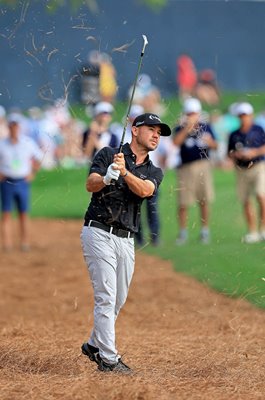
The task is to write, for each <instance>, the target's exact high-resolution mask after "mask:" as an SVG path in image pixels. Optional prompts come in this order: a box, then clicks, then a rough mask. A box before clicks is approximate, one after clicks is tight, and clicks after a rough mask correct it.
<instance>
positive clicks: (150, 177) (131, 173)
mask: <svg viewBox="0 0 265 400" xmlns="http://www.w3.org/2000/svg"><path fill="white" fill-rule="evenodd" d="M170 134H171V130H170V128H169V126H168V125H166V124H164V123H163V122H162V121H161V120H160V118H159V117H158V116H157V115H155V114H150V113H146V114H142V115H139V116H138V117H136V118H135V120H134V122H133V124H132V140H131V143H130V144H129V143H126V144H125V145H124V146H123V150H122V152H120V153H119V152H118V151H119V150H118V149H113V148H110V147H104V148H103V149H102V150H100V151H99V152H98V153H97V155H96V156H95V158H94V160H93V163H92V165H91V168H90V171H89V176H88V178H87V182H86V188H87V191H88V192H92V197H91V201H90V204H89V206H88V209H87V211H86V214H85V223H84V226H83V228H82V233H81V243H82V249H83V255H84V259H85V262H86V264H87V267H88V271H89V275H90V279H91V282H92V286H93V289H94V327H93V329H92V332H91V334H90V337H89V339H88V341H87V342H86V343H84V344H83V345H82V352H83V354H85V355H86V356H88V357H89V359H90V360H91V361H95V362H96V363H97V364H98V369H99V370H100V371H105V372H106V371H112V372H121V373H131V369H130V368H129V367H128V366H127V365H126V364H124V362H123V361H122V359H121V356H120V355H119V354H118V352H117V350H116V347H115V322H116V319H117V317H118V314H119V311H120V309H121V307H122V306H123V305H124V303H125V301H126V298H127V294H128V290H129V285H130V282H131V279H132V275H133V271H134V259H135V253H134V234H135V232H137V231H138V227H139V220H140V208H141V204H142V202H143V200H144V199H145V198H148V197H150V196H152V195H153V194H154V193H155V192H156V191H157V189H158V187H159V185H160V183H161V181H162V179H163V173H162V170H161V169H160V168H157V167H155V166H154V165H153V164H152V162H151V160H150V159H149V156H148V153H149V151H153V150H155V149H156V148H157V146H158V144H159V140H160V136H169V135H170Z"/></svg>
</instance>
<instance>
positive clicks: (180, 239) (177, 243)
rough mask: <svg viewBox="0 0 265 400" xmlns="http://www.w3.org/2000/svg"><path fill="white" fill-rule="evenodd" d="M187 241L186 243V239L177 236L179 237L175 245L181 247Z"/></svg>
mask: <svg viewBox="0 0 265 400" xmlns="http://www.w3.org/2000/svg"><path fill="white" fill-rule="evenodd" d="M187 241H188V238H187V237H181V236H179V237H178V238H177V239H176V245H177V246H182V245H183V244H186V243H187Z"/></svg>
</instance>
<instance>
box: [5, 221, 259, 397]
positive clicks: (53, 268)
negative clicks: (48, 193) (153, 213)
mask: <svg viewBox="0 0 265 400" xmlns="http://www.w3.org/2000/svg"><path fill="white" fill-rule="evenodd" d="M81 225H82V222H80V221H67V222H66V221H47V220H34V221H33V224H32V229H33V246H32V250H31V251H30V252H29V253H21V252H19V251H14V252H13V253H10V254H4V253H0V260H1V261H0V265H1V266H0V270H1V278H0V293H1V296H0V310H1V313H0V323H1V325H0V334H1V342H0V399H1V400H7V399H8V400H17V399H26V400H33V399H34V400H53V399H63V400H79V399H80V400H83V399H84V400H85V399H86V400H90V399H99V400H101V399H102V400H103V399H104V400H106V399H108V400H123V399H124V400H125V399H126V400H127V399H138V400H151V399H152V400H153V399H159V400H164V399H189V400H193V399H204V400H207V399H209V400H210V399H211V400H212V399H214V400H219V399H224V400H226V399H231V400H233V399H240V400H245V399H246V400H250V399H251V400H255V399H260V400H261V399H264V398H265V352H264V348H265V313H264V311H262V310H258V309H255V308H254V307H252V306H251V305H250V304H248V303H246V302H245V301H243V300H232V299H229V298H226V297H224V296H222V295H220V294H217V293H215V292H213V291H211V290H210V289H208V288H207V287H205V286H203V285H202V284H200V283H198V282H196V281H195V280H193V279H191V278H188V277H186V276H183V275H181V274H177V273H175V272H174V271H173V270H172V268H171V265H170V263H167V262H164V261H161V260H158V259H156V258H154V257H151V256H147V255H144V254H143V253H137V257H136V259H137V261H136V270H135V275H134V279H133V283H132V286H131V289H130V293H129V298H128V300H127V303H126V305H125V308H124V309H123V310H122V312H121V314H120V316H119V319H118V322H117V345H118V349H119V351H120V353H121V354H123V355H124V356H123V357H124V361H125V362H126V363H128V364H129V365H130V366H131V367H132V368H133V369H134V371H135V372H134V374H133V375H132V376H120V375H113V374H104V373H101V372H99V371H97V369H96V365H95V364H94V363H91V362H90V361H89V360H88V359H87V358H86V357H84V356H80V345H81V344H82V342H83V341H84V340H86V338H87V336H88V332H89V331H90V328H91V326H92V318H93V316H92V290H91V286H90V282H89V280H88V275H87V271H86V267H85V264H84V262H83V258H82V254H81V248H80V242H79V233H80V229H81ZM187 262H188V260H187Z"/></svg>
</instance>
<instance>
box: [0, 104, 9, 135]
mask: <svg viewBox="0 0 265 400" xmlns="http://www.w3.org/2000/svg"><path fill="white" fill-rule="evenodd" d="M7 136H8V125H7V121H6V110H5V108H4V107H3V106H1V105H0V139H3V138H6V137H7Z"/></svg>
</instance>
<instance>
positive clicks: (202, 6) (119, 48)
mask: <svg viewBox="0 0 265 400" xmlns="http://www.w3.org/2000/svg"><path fill="white" fill-rule="evenodd" d="M0 4H1V15H0V26H1V28H0V33H1V46H0V58H1V72H2V73H1V77H0V104H2V105H3V106H4V107H7V108H8V107H12V106H14V105H16V106H19V107H22V108H23V109H26V108H28V107H31V106H35V105H38V106H40V105H43V104H46V103H47V102H48V103H49V102H52V101H55V100H56V99H57V98H58V97H59V98H65V97H66V96H67V99H68V101H70V102H71V103H78V102H79V101H82V93H81V92H82V90H84V86H83V87H82V74H84V69H83V68H84V67H85V66H87V64H88V63H89V62H90V61H91V60H89V57H90V56H91V51H93V50H94V51H99V52H101V53H104V54H107V55H108V56H109V57H110V60H111V62H112V64H113V66H114V67H115V70H116V73H117V84H118V91H117V99H118V100H124V99H125V98H126V94H127V91H128V88H129V86H130V85H131V84H132V82H133V80H134V77H135V73H136V66H137V63H138V59H139V54H140V50H141V46H142V37H141V35H142V34H145V35H147V37H148V40H149V45H148V48H147V50H146V54H145V57H144V65H143V67H142V72H143V73H147V74H148V75H149V76H150V77H151V78H152V82H153V83H154V84H155V85H157V86H158V87H159V89H160V91H161V94H162V96H163V98H165V97H169V96H172V95H175V94H176V93H177V92H178V84H177V81H176V60H177V58H178V57H179V56H180V55H181V54H188V55H189V56H190V57H191V59H192V60H193V62H194V65H195V67H196V69H197V70H198V71H202V70H204V69H211V70H212V71H214V73H215V76H216V79H217V81H218V84H219V86H220V88H221V89H222V90H223V91H237V92H247V91H263V90H264V88H265V81H264V67H265V53H264V43H263V37H264V31H265V22H264V14H265V2H262V1H240V0H234V1H215V0H211V1H204V0H194V1H189V0H187V1H179V0H142V1H141V0H127V1H123V0H115V7H114V6H113V2H111V1H109V0H101V1H96V0H90V1H79V0H72V1H70V0H65V1H27V0H25V1H21V0H17V1H0ZM250 16H251V17H250Z"/></svg>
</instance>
